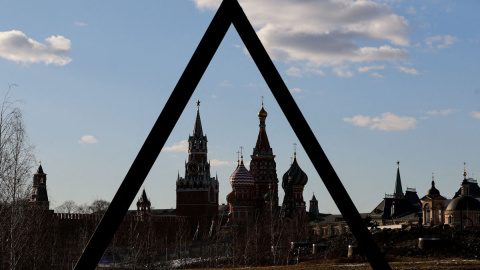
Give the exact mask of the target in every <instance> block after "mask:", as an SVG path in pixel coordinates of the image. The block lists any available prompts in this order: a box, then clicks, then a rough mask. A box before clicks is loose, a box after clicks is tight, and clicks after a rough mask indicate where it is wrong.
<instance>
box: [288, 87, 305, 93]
mask: <svg viewBox="0 0 480 270" xmlns="http://www.w3.org/2000/svg"><path fill="white" fill-rule="evenodd" d="M290 92H292V93H301V92H302V89H300V88H298V87H295V88H292V89H290Z"/></svg>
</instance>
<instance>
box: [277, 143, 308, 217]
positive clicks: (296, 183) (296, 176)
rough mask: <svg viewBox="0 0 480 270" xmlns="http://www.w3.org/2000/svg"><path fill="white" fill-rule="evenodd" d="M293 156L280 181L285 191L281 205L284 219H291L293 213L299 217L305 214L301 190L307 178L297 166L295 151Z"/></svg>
mask: <svg viewBox="0 0 480 270" xmlns="http://www.w3.org/2000/svg"><path fill="white" fill-rule="evenodd" d="M293 155H294V158H293V162H292V164H291V165H290V168H289V169H288V171H287V172H285V174H284V175H283V179H282V188H283V190H284V191H285V197H284V199H283V204H282V216H284V217H293V215H294V213H295V212H296V213H297V214H299V215H301V216H304V215H305V214H306V205H305V201H304V199H303V189H304V187H305V185H306V184H307V182H308V176H307V174H306V173H305V172H304V171H303V170H302V169H301V168H300V166H299V165H298V162H297V151H296V150H295V152H294V154H293Z"/></svg>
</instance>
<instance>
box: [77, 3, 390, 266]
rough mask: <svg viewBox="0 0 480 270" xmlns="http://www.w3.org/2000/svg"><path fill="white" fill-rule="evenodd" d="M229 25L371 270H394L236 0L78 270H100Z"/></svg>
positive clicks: (190, 68) (197, 56)
mask: <svg viewBox="0 0 480 270" xmlns="http://www.w3.org/2000/svg"><path fill="white" fill-rule="evenodd" d="M230 24H233V25H234V27H235V28H236V30H237V32H238V34H239V35H240V37H241V39H242V40H243V42H244V44H245V46H246V48H247V49H248V51H249V53H250V55H251V56H252V58H253V60H254V62H255V64H256V65H257V67H258V69H259V70H260V72H261V74H262V76H263V78H264V79H265V81H266V83H267V85H268V86H269V88H270V90H271V91H272V94H273V96H274V97H275V99H276V100H277V102H278V104H279V106H280V108H281V109H282V111H283V113H284V114H285V117H286V118H287V120H288V122H289V123H290V125H291V126H292V128H293V130H294V132H295V134H296V135H297V137H298V139H299V141H300V143H301V144H302V146H303V148H304V149H305V151H306V152H307V155H308V156H309V158H310V160H311V161H312V163H313V165H314V167H315V169H316V170H317V172H318V174H319V175H320V177H321V178H322V180H323V182H324V184H325V186H326V187H327V190H328V191H329V192H330V195H331V196H332V198H333V200H334V202H335V204H336V205H337V207H338V209H339V210H340V212H341V213H342V215H343V217H344V219H345V221H346V222H347V224H348V226H349V227H350V230H351V232H352V233H353V235H354V236H355V238H356V239H357V242H358V244H359V246H361V247H363V251H364V253H365V255H366V256H367V258H368V260H369V262H370V265H371V266H372V268H373V269H390V266H389V265H388V263H387V262H386V260H385V258H384V257H383V255H382V253H381V251H380V249H379V248H378V246H377V245H376V243H375V241H374V240H373V237H372V235H371V234H370V232H369V231H368V229H367V228H366V226H365V224H364V223H363V220H362V218H361V216H360V214H359V213H358V211H357V209H356V207H355V205H354V204H353V202H352V200H351V199H350V196H349V195H348V193H347V191H346V190H345V188H344V186H343V185H342V183H341V181H340V179H339V178H338V176H337V174H336V172H335V170H334V169H333V167H332V165H331V164H330V162H329V161H328V158H327V156H326V155H325V153H324V152H323V150H322V148H321V146H320V144H319V143H318V141H317V139H316V138H315V135H314V134H313V132H312V130H311V129H310V127H309V125H308V124H307V121H306V120H305V118H304V117H303V115H302V113H301V112H300V109H299V108H298V106H297V104H296V103H295V101H294V100H293V97H292V95H291V94H290V92H289V91H288V88H287V86H286V85H285V83H284V82H283V80H282V78H281V76H280V74H279V73H278V71H277V69H276V68H275V66H274V64H273V62H272V60H271V59H270V57H269V56H268V54H267V52H266V50H265V48H264V47H263V45H262V43H261V42H260V40H259V39H258V37H257V35H256V33H255V30H254V29H253V27H252V25H251V24H250V22H249V21H248V19H247V17H246V15H245V13H244V12H243V10H242V8H241V7H240V5H239V4H238V2H237V0H223V2H222V4H221V5H220V8H219V9H218V11H217V13H216V14H215V16H214V18H213V20H212V22H211V23H210V25H209V27H208V29H207V31H206V32H205V35H204V36H203V38H202V40H201V41H200V44H199V45H198V47H197V49H196V50H195V53H194V54H193V56H192V58H191V59H190V62H189V63H188V65H187V67H186V68H185V71H184V72H183V74H182V76H181V77H180V79H179V81H178V83H177V85H176V86H175V89H174V90H173V92H172V94H171V96H170V98H169V99H168V101H167V104H166V105H165V107H164V108H163V110H162V112H161V114H160V116H159V117H158V119H157V121H156V122H155V125H154V126H153V128H152V130H151V131H150V134H149V135H148V137H147V139H146V140H145V143H144V144H143V146H142V148H141V149H140V152H139V153H138V155H137V157H136V158H135V161H134V162H133V164H132V166H131V167H130V170H129V171H128V173H127V175H126V176H125V179H124V180H123V182H122V184H121V185H120V187H119V189H118V191H117V193H116V194H115V196H114V198H113V200H112V202H111V203H110V206H109V208H108V210H107V211H106V213H105V215H104V217H103V218H102V220H101V221H100V224H99V225H98V226H97V229H96V230H95V232H94V234H93V236H92V238H91V239H90V241H89V243H88V245H87V247H86V248H85V250H84V251H83V254H82V256H81V257H80V259H79V261H78V262H77V265H76V266H75V269H76V270H80V269H82V270H83V269H95V267H96V266H97V264H98V262H99V261H100V259H101V257H102V255H103V253H104V252H105V250H106V248H107V246H108V244H109V243H110V241H111V239H112V238H113V236H114V234H115V231H116V230H117V229H118V227H119V226H120V223H121V222H122V220H123V217H124V216H125V213H126V212H127V210H128V207H129V206H130V205H131V203H132V202H133V200H134V199H135V195H136V194H137V192H138V191H139V190H140V187H141V186H142V184H143V182H144V181H145V178H146V177H147V175H148V173H149V171H150V169H151V168H152V166H153V164H154V162H155V160H156V159H157V157H158V155H159V154H160V151H161V150H162V148H163V146H164V145H165V142H166V141H167V139H168V137H169V136H170V133H171V132H172V130H173V128H174V127H175V124H176V123H177V121H178V119H179V118H180V115H181V114H182V112H183V110H184V109H185V107H186V105H187V103H188V100H189V99H190V97H191V96H192V94H193V92H194V91H195V88H196V87H197V85H198V83H199V81H200V79H201V78H202V76H203V74H204V72H205V70H206V69H207V67H208V65H209V63H210V61H211V59H212V58H213V56H214V54H215V52H216V50H217V49H218V47H219V46H220V43H221V42H222V40H223V37H224V36H225V34H226V33H227V31H228V28H229V27H230Z"/></svg>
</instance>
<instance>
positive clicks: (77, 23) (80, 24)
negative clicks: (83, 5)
mask: <svg viewBox="0 0 480 270" xmlns="http://www.w3.org/2000/svg"><path fill="white" fill-rule="evenodd" d="M75 25H76V26H87V25H88V24H86V23H84V22H78V21H77V22H75Z"/></svg>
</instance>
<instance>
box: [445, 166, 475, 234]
mask: <svg viewBox="0 0 480 270" xmlns="http://www.w3.org/2000/svg"><path fill="white" fill-rule="evenodd" d="M463 177H464V178H463V181H462V183H461V184H460V186H461V187H460V194H458V192H457V193H455V197H454V199H452V200H451V201H450V202H449V203H448V205H447V208H446V210H445V221H446V224H449V225H451V226H462V227H465V226H480V201H479V196H478V192H477V190H478V184H477V182H476V181H473V179H472V180H469V179H467V173H466V171H464V172H463Z"/></svg>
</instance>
